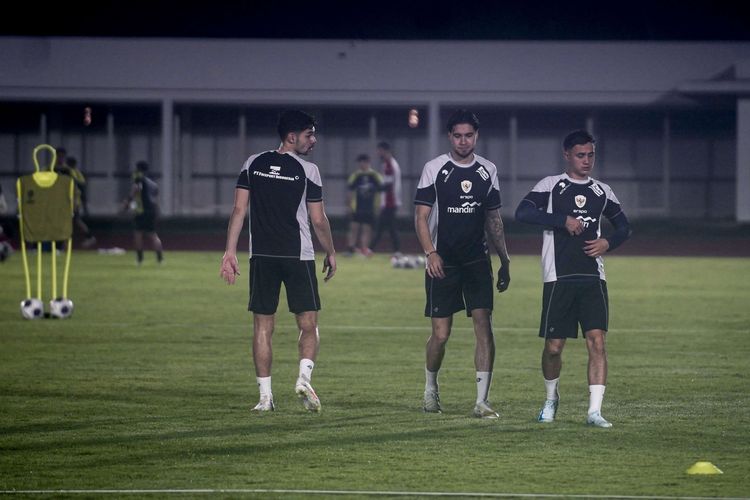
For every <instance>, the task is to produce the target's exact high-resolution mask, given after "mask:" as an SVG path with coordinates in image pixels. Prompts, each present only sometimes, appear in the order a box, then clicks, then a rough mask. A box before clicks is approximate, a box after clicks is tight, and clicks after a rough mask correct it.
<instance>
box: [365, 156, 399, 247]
mask: <svg viewBox="0 0 750 500" xmlns="http://www.w3.org/2000/svg"><path fill="white" fill-rule="evenodd" d="M378 157H380V162H381V172H382V177H383V194H382V195H381V198H380V216H379V217H378V230H377V233H376V234H375V238H374V239H373V240H372V244H371V245H370V248H371V249H372V250H375V248H376V247H377V246H378V242H380V238H381V237H382V236H383V231H385V230H387V231H388V234H390V236H391V244H392V245H393V252H394V253H396V254H398V253H399V250H400V241H399V237H398V228H397V227H396V222H397V214H398V209H399V207H400V206H401V167H399V165H398V162H397V161H396V158H394V157H393V152H392V151H391V146H390V144H388V143H387V142H381V143H379V144H378Z"/></svg>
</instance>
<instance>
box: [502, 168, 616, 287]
mask: <svg viewBox="0 0 750 500" xmlns="http://www.w3.org/2000/svg"><path fill="white" fill-rule="evenodd" d="M540 212H541V213H540ZM543 214H544V216H542V215H543ZM568 216H571V217H573V218H576V219H578V220H580V221H581V223H582V224H583V226H584V230H583V232H582V233H581V234H579V235H577V236H571V235H570V233H569V232H568V231H567V229H565V220H566V218H567V217H568ZM602 217H606V218H607V219H609V220H610V221H611V222H612V224H613V225H614V226H615V230H616V231H615V234H614V235H612V237H610V238H607V239H608V241H609V243H610V248H609V249H610V250H614V249H615V248H616V247H617V246H619V245H620V244H621V243H622V242H623V241H625V240H626V239H627V238H628V236H629V234H630V229H629V224H628V221H627V218H626V217H625V214H624V213H623V212H622V208H621V207H620V202H619V201H618V200H617V197H616V196H615V193H614V192H613V191H612V188H610V187H609V186H608V185H607V184H604V183H603V182H599V181H597V180H595V179H593V178H591V177H589V178H588V179H587V180H576V179H571V178H570V177H569V176H568V175H567V174H561V175H553V176H549V177H545V178H544V179H542V180H541V181H539V183H538V184H537V185H536V186H534V189H532V190H531V192H530V193H529V194H527V195H526V197H525V198H524V199H523V200H521V203H520V204H519V206H518V210H517V211H516V218H517V219H518V220H519V221H521V222H528V223H534V224H543V225H545V226H547V227H546V228H545V230H544V236H543V244H542V273H543V279H544V282H545V283H546V282H550V281H557V280H581V279H602V280H604V279H605V275H604V260H603V259H602V258H601V257H597V258H595V259H594V258H591V257H589V256H588V255H586V254H585V253H584V251H583V247H584V246H585V242H586V241H587V240H595V239H598V238H600V237H601V222H602Z"/></svg>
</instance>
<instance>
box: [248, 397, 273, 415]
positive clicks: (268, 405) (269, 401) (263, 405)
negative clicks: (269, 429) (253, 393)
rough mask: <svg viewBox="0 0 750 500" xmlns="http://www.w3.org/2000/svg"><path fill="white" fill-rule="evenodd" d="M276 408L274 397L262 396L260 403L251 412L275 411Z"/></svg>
mask: <svg viewBox="0 0 750 500" xmlns="http://www.w3.org/2000/svg"><path fill="white" fill-rule="evenodd" d="M274 409H275V407H274V405H273V396H272V395H270V396H261V398H260V401H259V402H258V404H257V405H255V407H253V409H252V410H250V411H257V412H262V411H274Z"/></svg>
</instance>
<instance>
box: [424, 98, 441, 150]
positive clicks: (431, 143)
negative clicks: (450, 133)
mask: <svg viewBox="0 0 750 500" xmlns="http://www.w3.org/2000/svg"><path fill="white" fill-rule="evenodd" d="M427 115H428V116H427V153H428V157H429V158H434V157H436V156H437V155H438V154H439V151H440V103H438V102H437V101H430V103H429V108H428V111H427Z"/></svg>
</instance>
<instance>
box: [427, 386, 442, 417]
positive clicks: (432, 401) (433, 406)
mask: <svg viewBox="0 0 750 500" xmlns="http://www.w3.org/2000/svg"><path fill="white" fill-rule="evenodd" d="M422 410H424V412H425V413H443V409H442V408H441V407H440V395H439V394H438V391H434V390H431V389H428V390H426V391H424V402H423V405H422Z"/></svg>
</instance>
